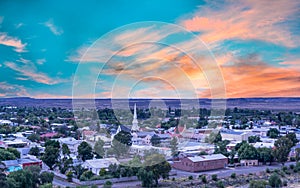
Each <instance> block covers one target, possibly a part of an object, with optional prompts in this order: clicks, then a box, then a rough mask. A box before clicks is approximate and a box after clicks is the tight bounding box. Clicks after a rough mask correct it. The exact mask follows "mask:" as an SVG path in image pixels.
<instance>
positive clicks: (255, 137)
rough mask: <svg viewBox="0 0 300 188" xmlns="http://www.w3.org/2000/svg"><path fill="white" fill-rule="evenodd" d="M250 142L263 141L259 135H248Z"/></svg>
mask: <svg viewBox="0 0 300 188" xmlns="http://www.w3.org/2000/svg"><path fill="white" fill-rule="evenodd" d="M248 142H249V143H256V142H261V140H260V137H259V136H256V135H255V136H249V137H248Z"/></svg>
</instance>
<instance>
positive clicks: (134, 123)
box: [131, 103, 140, 132]
mask: <svg viewBox="0 0 300 188" xmlns="http://www.w3.org/2000/svg"><path fill="white" fill-rule="evenodd" d="M138 123H139V122H138V120H137V114H136V104H135V103H134V109H133V120H132V128H131V131H133V132H136V131H139V130H140V127H139V125H138Z"/></svg>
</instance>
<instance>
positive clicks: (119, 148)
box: [108, 139, 129, 157]
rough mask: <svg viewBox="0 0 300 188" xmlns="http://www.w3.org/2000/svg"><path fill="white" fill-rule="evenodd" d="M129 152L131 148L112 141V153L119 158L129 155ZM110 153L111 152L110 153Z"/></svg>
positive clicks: (114, 140)
mask: <svg viewBox="0 0 300 188" xmlns="http://www.w3.org/2000/svg"><path fill="white" fill-rule="evenodd" d="M128 150H129V146H128V145H126V144H123V143H121V142H119V141H118V140H116V139H113V140H112V147H111V150H110V151H111V152H112V153H113V154H115V155H116V156H117V157H120V156H122V155H125V154H126V153H128ZM108 153H109V151H108Z"/></svg>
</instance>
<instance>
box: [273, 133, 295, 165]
mask: <svg viewBox="0 0 300 188" xmlns="http://www.w3.org/2000/svg"><path fill="white" fill-rule="evenodd" d="M274 146H275V149H274V150H273V156H274V158H275V159H276V160H277V162H279V163H281V164H282V165H284V163H285V162H286V161H287V160H288V155H289V153H290V151H291V148H292V146H293V142H292V141H291V140H290V139H288V138H287V137H285V136H284V137H281V138H279V139H278V140H276V141H275V144H274Z"/></svg>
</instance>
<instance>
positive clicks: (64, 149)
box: [61, 143, 71, 157]
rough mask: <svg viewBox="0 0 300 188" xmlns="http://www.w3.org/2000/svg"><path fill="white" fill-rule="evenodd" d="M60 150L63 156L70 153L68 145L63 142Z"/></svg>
mask: <svg viewBox="0 0 300 188" xmlns="http://www.w3.org/2000/svg"><path fill="white" fill-rule="evenodd" d="M61 150H62V154H63V155H64V157H66V156H69V155H70V153H71V152H70V150H69V147H68V146H67V144H65V143H63V144H62V146H61Z"/></svg>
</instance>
